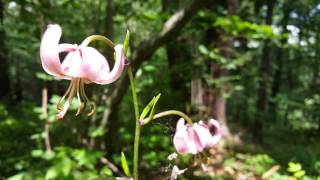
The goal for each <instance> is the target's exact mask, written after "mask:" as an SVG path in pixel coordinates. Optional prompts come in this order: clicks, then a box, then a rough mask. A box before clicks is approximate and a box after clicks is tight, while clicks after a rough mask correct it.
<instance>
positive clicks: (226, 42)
mask: <svg viewBox="0 0 320 180" xmlns="http://www.w3.org/2000/svg"><path fill="white" fill-rule="evenodd" d="M237 8H238V0H228V1H227V9H228V16H232V15H236V12H237ZM218 36H219V38H218V44H217V46H218V48H219V51H220V53H221V54H222V55H223V56H224V58H226V59H227V60H230V59H231V56H232V46H233V38H232V37H227V36H225V33H224V32H223V31H221V32H219V35H218ZM210 74H211V77H212V78H214V79H219V78H222V77H226V76H228V74H229V72H228V70H227V69H225V68H224V67H222V66H221V65H219V64H216V63H214V62H211V63H210ZM218 86H219V87H213V86H212V85H210V87H209V89H208V106H207V109H208V115H209V117H212V118H214V119H216V120H218V121H219V122H220V124H221V129H222V134H223V136H224V137H225V138H227V139H228V138H230V137H231V133H230V130H229V127H228V125H227V118H226V104H227V101H226V99H225V97H224V95H225V93H226V92H227V86H226V85H225V84H224V83H220V84H219V85H218Z"/></svg>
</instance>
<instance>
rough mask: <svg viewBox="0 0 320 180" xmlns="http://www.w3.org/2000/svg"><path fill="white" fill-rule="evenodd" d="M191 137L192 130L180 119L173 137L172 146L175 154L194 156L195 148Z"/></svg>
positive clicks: (192, 134)
mask: <svg viewBox="0 0 320 180" xmlns="http://www.w3.org/2000/svg"><path fill="white" fill-rule="evenodd" d="M193 137H194V130H193V128H192V127H188V126H187V125H185V120H184V119H182V118H181V119H180V120H179V121H178V123H177V128H176V133H175V135H174V137H173V144H174V146H175V148H176V150H177V152H178V153H181V154H185V153H191V154H196V153H197V148H196V145H195V143H194V141H193Z"/></svg>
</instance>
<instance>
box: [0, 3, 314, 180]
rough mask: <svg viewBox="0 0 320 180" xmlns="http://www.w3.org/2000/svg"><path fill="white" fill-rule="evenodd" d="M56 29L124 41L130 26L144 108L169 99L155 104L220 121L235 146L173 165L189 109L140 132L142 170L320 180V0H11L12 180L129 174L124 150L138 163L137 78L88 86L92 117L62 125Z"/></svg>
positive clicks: (3, 46)
mask: <svg viewBox="0 0 320 180" xmlns="http://www.w3.org/2000/svg"><path fill="white" fill-rule="evenodd" d="M50 23H57V24H59V25H60V26H61V27H62V29H63V38H62V41H63V42H74V43H78V44H79V43H81V41H82V40H83V39H84V38H85V37H87V36H89V35H92V34H102V35H105V36H107V37H108V38H110V39H112V40H113V41H114V42H116V43H122V42H123V40H124V38H125V34H126V30H127V29H129V30H130V32H131V40H130V49H129V56H128V61H129V63H130V64H129V65H130V66H131V67H132V68H133V70H134V74H135V77H136V78H137V88H138V95H139V105H140V107H144V106H145V105H146V104H147V103H148V102H149V101H150V99H151V98H152V97H153V96H155V95H157V94H158V93H161V98H160V100H159V102H158V104H157V112H160V111H162V110H168V109H177V110H180V111H183V112H185V113H187V114H188V115H190V116H191V117H192V118H193V119H194V120H196V121H198V120H207V119H209V118H215V119H217V120H218V121H219V122H220V123H221V125H222V129H223V134H224V137H223V140H222V142H221V143H220V144H219V146H218V147H214V148H212V149H209V150H207V152H206V153H205V155H203V156H204V158H203V157H202V158H199V157H194V156H191V155H185V156H179V157H178V158H177V159H175V160H173V161H170V160H168V158H167V157H168V156H169V155H170V154H171V153H173V152H175V149H174V147H173V144H172V136H173V134H174V131H175V125H176V122H177V120H178V117H167V118H162V119H161V120H159V121H153V122H152V123H151V125H150V126H148V128H145V129H143V131H142V139H141V144H140V146H141V156H140V159H141V160H140V172H143V173H141V176H142V177H141V178H143V179H148V178H149V179H150V178H151V177H152V178H153V179H165V178H170V173H171V168H172V166H173V165H178V167H179V168H181V169H183V168H188V170H187V171H186V172H185V173H184V174H183V177H182V178H185V179H190V178H191V179H239V178H243V177H246V178H249V179H255V178H256V179H259V178H265V179H287V178H293V179H316V178H318V179H320V151H319V149H320V141H319V140H320V94H319V92H320V71H319V70H320V62H319V57H320V44H318V43H319V39H320V33H319V32H320V3H319V1H317V0H300V1H291V0H255V1H250V0H242V1H239V0H227V1H223V0H216V1H213V0H194V1H191V0H143V1H142V0H121V1H115V0H106V1H103V0H77V1H75V0H43V1H40V0H19V1H9V0H0V82H1V88H0V178H2V179H5V178H8V177H11V180H12V179H32V178H37V179H90V178H99V177H112V176H123V170H122V169H121V162H120V161H121V160H120V159H121V152H124V153H125V154H126V156H127V159H128V161H129V166H131V165H132V161H131V159H132V151H133V147H132V145H133V138H134V132H133V129H134V111H133V107H132V98H131V94H130V91H129V90H128V89H129V79H128V76H127V75H126V73H124V75H123V77H122V78H121V79H120V80H118V81H117V82H115V83H113V84H110V85H105V86H98V85H88V86H86V88H87V93H88V96H89V97H91V99H92V100H93V101H94V102H95V103H96V105H97V112H96V113H95V114H94V115H93V116H90V117H87V116H85V115H81V116H77V117H75V116H74V115H73V112H71V113H68V115H67V117H66V118H65V119H64V120H63V121H57V120H56V108H55V102H56V101H57V99H58V98H59V96H60V97H61V95H63V93H64V91H65V90H66V89H67V85H68V82H66V81H61V80H58V79H54V78H53V77H51V76H49V75H47V74H46V73H45V72H44V71H43V69H42V67H41V62H40V57H39V46H40V41H41V36H42V34H43V31H44V30H45V28H46V26H47V25H48V24H50ZM94 46H95V47H96V48H98V49H99V50H100V52H103V54H104V55H106V57H107V58H108V61H109V63H110V62H112V59H113V54H112V52H111V51H110V50H108V49H107V48H105V47H104V46H103V45H102V44H99V43H96V44H94ZM75 110H76V107H75V106H74V107H73V111H74V112H75Z"/></svg>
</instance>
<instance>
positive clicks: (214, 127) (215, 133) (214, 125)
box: [208, 119, 222, 146]
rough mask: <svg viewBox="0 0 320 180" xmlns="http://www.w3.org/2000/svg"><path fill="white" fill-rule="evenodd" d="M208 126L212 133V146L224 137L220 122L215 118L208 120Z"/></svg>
mask: <svg viewBox="0 0 320 180" xmlns="http://www.w3.org/2000/svg"><path fill="white" fill-rule="evenodd" d="M208 126H209V130H210V133H211V135H212V138H211V145H210V146H213V145H215V144H217V143H218V142H219V141H220V139H221V137H222V134H221V128H220V123H219V122H218V121H216V120H214V119H210V120H209V122H208Z"/></svg>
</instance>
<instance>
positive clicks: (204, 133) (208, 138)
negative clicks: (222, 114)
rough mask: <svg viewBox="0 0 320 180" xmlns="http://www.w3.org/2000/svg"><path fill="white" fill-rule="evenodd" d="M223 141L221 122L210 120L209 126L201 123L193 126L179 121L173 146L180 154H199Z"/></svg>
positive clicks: (181, 120) (182, 120)
mask: <svg viewBox="0 0 320 180" xmlns="http://www.w3.org/2000/svg"><path fill="white" fill-rule="evenodd" d="M220 139H221V130H220V125H219V122H218V121H216V120H214V119H210V120H209V122H208V124H205V123H203V122H202V121H199V123H194V124H193V125H190V124H185V120H184V119H182V118H181V119H179V121H178V123H177V128H176V133H175V135H174V137H173V144H174V146H175V148H176V150H177V152H178V153H181V154H186V153H190V154H197V153H198V152H202V151H203V150H204V149H205V148H207V147H212V146H214V145H215V144H217V143H218V142H219V140H220Z"/></svg>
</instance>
